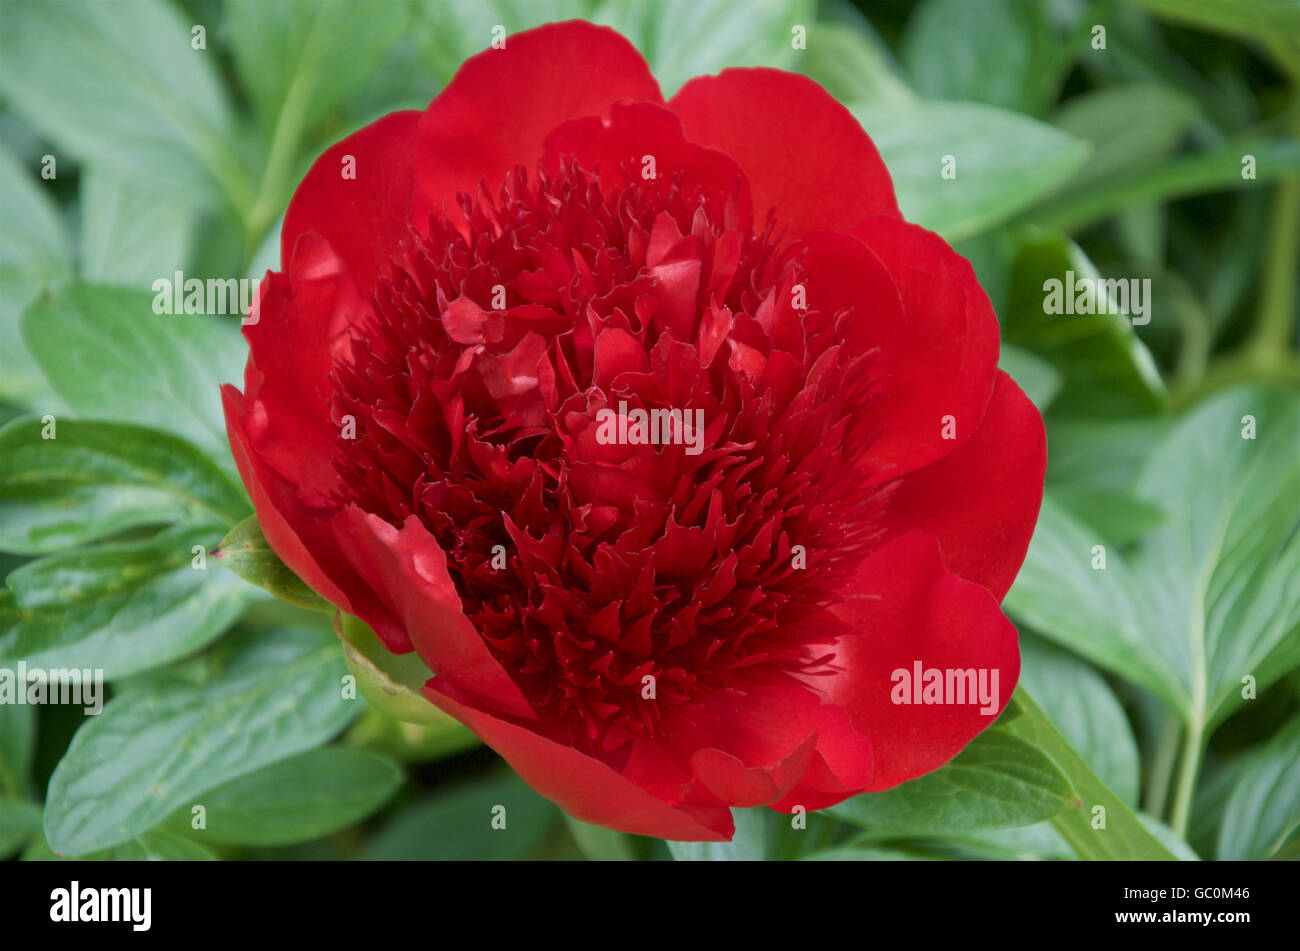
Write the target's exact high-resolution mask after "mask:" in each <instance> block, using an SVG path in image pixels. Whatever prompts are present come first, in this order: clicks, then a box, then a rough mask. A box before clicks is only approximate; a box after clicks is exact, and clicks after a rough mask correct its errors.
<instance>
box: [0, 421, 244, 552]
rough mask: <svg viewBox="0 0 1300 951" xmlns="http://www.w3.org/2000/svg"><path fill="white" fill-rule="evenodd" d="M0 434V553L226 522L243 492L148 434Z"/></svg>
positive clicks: (89, 430)
mask: <svg viewBox="0 0 1300 951" xmlns="http://www.w3.org/2000/svg"><path fill="white" fill-rule="evenodd" d="M46 429H47V427H46V426H45V424H44V423H42V421H41V420H39V419H19V420H14V421H13V422H12V423H10V424H9V425H7V426H5V427H3V428H0V549H2V550H4V551H12V552H18V553H20V554H41V553H44V552H51V551H57V550H58V549H61V548H67V547H69V546H72V545H79V544H84V543H86V542H90V541H95V540H97V539H100V538H103V537H105V536H108V535H112V534H115V533H116V532H120V531H123V530H125V529H129V528H137V527H140V526H144V525H163V524H169V523H172V522H196V521H200V520H205V521H214V522H217V523H228V522H232V521H234V520H236V519H238V518H240V517H241V516H242V515H243V514H244V513H246V512H247V511H248V503H247V502H246V501H245V500H244V497H243V493H242V492H241V490H240V489H238V488H237V487H236V486H235V485H234V484H232V483H231V481H230V479H229V478H228V477H227V476H226V475H225V474H224V473H223V472H222V471H221V470H220V469H218V468H217V467H216V466H215V465H213V463H212V462H210V461H209V460H208V458H207V457H206V456H204V455H203V454H202V453H200V452H199V451H198V450H197V449H195V448H194V447H193V446H191V445H190V444H189V443H187V442H185V441H184V440H181V439H178V438H176V437H175V436H171V435H168V434H167V433H162V432H159V431H158V430H155V429H146V428H144V427H141V426H130V425H124V424H118V423H93V422H81V421H78V420H73V419H67V420H62V421H59V422H58V423H57V426H56V428H55V429H54V438H52V439H45V438H43V435H42V434H43V432H44V431H45V430H46Z"/></svg>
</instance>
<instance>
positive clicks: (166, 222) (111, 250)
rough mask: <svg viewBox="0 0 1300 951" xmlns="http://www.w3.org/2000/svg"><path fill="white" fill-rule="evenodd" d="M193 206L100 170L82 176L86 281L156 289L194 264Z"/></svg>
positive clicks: (83, 274) (93, 167) (95, 168)
mask: <svg viewBox="0 0 1300 951" xmlns="http://www.w3.org/2000/svg"><path fill="white" fill-rule="evenodd" d="M195 223H196V222H195V215H194V209H193V208H192V206H190V205H188V204H186V203H184V202H180V201H177V200H176V198H175V196H173V195H168V194H166V193H163V192H158V191H156V190H154V189H151V188H148V187H146V186H144V185H143V184H141V183H140V182H139V181H134V180H128V179H122V178H121V177H119V176H118V175H116V174H114V173H111V172H106V171H104V170H103V169H101V168H100V167H99V166H98V165H91V166H89V167H88V168H87V169H86V170H85V171H84V172H83V173H82V176H81V277H82V278H83V279H84V280H87V281H98V282H101V283H104V284H122V285H127V286H131V287H141V288H146V287H152V286H153V282H154V281H156V280H157V279H158V278H160V277H167V278H170V277H171V276H172V273H173V272H174V271H176V270H178V269H180V268H181V267H182V266H183V265H184V264H185V263H186V262H187V261H188V259H189V254H190V250H191V247H192V245H193V243H194V237H195Z"/></svg>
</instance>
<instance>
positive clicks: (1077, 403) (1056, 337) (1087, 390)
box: [1000, 235, 1165, 416]
mask: <svg viewBox="0 0 1300 951" xmlns="http://www.w3.org/2000/svg"><path fill="white" fill-rule="evenodd" d="M1068 271H1073V272H1074V273H1075V280H1076V282H1077V281H1078V280H1080V279H1083V278H1087V279H1089V280H1097V279H1099V278H1100V275H1099V274H1098V273H1097V270H1096V268H1094V267H1093V265H1092V262H1091V261H1089V260H1088V258H1087V256H1086V255H1085V254H1084V253H1083V251H1082V250H1081V249H1080V248H1079V247H1078V246H1077V245H1075V244H1074V243H1073V242H1072V241H1069V240H1068V239H1066V238H1063V237H1061V236H1060V235H1031V236H1030V237H1029V238H1028V239H1027V240H1026V241H1025V242H1024V244H1023V245H1022V247H1021V249H1020V251H1019V253H1018V254H1017V255H1016V258H1015V263H1014V264H1013V266H1012V275H1011V280H1010V283H1009V288H1010V293H1009V299H1008V301H1007V306H1006V307H1005V308H1004V310H1003V312H1002V313H1001V315H1000V316H1001V318H1002V337H1003V340H1004V341H1005V342H1007V343H1010V344H1012V345H1013V346H1017V347H1022V348H1024V349H1026V350H1030V351H1033V352H1034V353H1036V354H1037V355H1038V356H1040V357H1042V358H1043V359H1045V360H1047V361H1048V362H1049V363H1051V364H1052V365H1053V366H1055V367H1056V368H1057V369H1058V370H1059V371H1060V372H1061V374H1062V376H1063V378H1064V381H1065V382H1064V386H1063V387H1062V388H1061V392H1060V393H1059V394H1058V396H1057V398H1056V401H1055V402H1054V403H1053V410H1054V411H1059V412H1062V413H1070V414H1074V415H1089V416H1120V415H1124V416H1128V415H1134V414H1145V413H1154V412H1157V411H1159V410H1160V409H1162V408H1163V407H1164V404H1165V388H1164V383H1163V382H1162V381H1161V379H1160V373H1159V371H1158V370H1157V369H1156V366H1155V362H1154V361H1153V360H1152V359H1151V354H1150V353H1149V352H1148V351H1147V348H1146V347H1145V346H1144V345H1143V343H1142V341H1141V340H1139V339H1138V337H1137V334H1136V333H1134V330H1133V327H1132V326H1131V325H1130V323H1129V321H1128V319H1127V318H1126V317H1125V316H1123V315H1121V314H1117V313H1111V314H1108V315H1100V314H1094V315H1069V314H1049V313H1047V311H1046V305H1045V301H1046V298H1047V289H1046V287H1045V285H1046V284H1047V282H1048V281H1049V280H1055V281H1059V282H1061V284H1062V285H1063V286H1064V285H1065V284H1066V282H1067V272H1068ZM1115 309H1117V308H1115ZM1147 316H1148V317H1149V316H1150V313H1149V312H1148V314H1147Z"/></svg>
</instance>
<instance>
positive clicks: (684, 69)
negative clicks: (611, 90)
mask: <svg viewBox="0 0 1300 951" xmlns="http://www.w3.org/2000/svg"><path fill="white" fill-rule="evenodd" d="M814 17H815V12H814V4H813V3H812V2H810V0H751V2H749V3H744V4H737V3H733V2H731V0H662V2H660V3H656V4H640V5H638V4H628V3H624V2H622V0H605V2H604V3H601V4H598V5H597V7H596V9H595V10H594V11H593V13H592V15H591V18H592V19H593V20H595V21H597V22H601V23H608V24H609V25H611V26H613V27H615V28H616V29H618V30H619V31H620V32H622V33H623V35H624V36H626V37H627V38H628V39H629V40H631V41H632V42H633V43H634V44H635V45H636V46H637V48H638V49H640V50H641V52H642V54H643V55H644V56H645V58H646V61H647V62H649V64H650V68H651V70H652V71H653V72H654V75H655V78H656V79H658V80H659V85H660V87H661V88H662V89H663V92H664V95H665V96H671V95H672V94H673V93H674V92H676V91H677V89H678V88H679V87H681V86H682V85H683V84H684V83H685V82H686V81H687V80H689V79H693V78H694V77H696V76H705V75H709V74H712V73H718V72H721V71H722V70H723V69H725V68H727V67H733V66H767V67H772V68H775V69H791V68H794V67H795V66H796V65H797V63H798V62H799V57H801V56H803V55H805V53H804V52H803V51H799V50H796V49H795V46H794V43H793V40H794V39H795V34H794V33H793V30H794V27H795V26H799V25H801V26H805V27H807V26H808V25H810V24H811V23H812V22H813V19H814ZM809 45H810V46H811V38H809Z"/></svg>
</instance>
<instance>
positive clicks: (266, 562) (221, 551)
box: [212, 515, 334, 614]
mask: <svg viewBox="0 0 1300 951" xmlns="http://www.w3.org/2000/svg"><path fill="white" fill-rule="evenodd" d="M212 557H214V558H217V559H219V560H220V561H221V563H222V564H223V565H225V566H226V567H227V568H229V569H230V570H231V571H233V572H234V573H235V574H237V575H239V577H241V578H243V579H244V580H245V581H247V582H248V583H249V584H253V585H257V587H259V588H262V589H264V590H266V591H269V592H271V594H273V595H275V596H276V597H277V598H279V599H280V600H281V601H287V602H289V603H290V604H294V605H297V606H298V607H300V608H306V609H308V610H309V611H324V612H325V613H326V614H330V613H333V611H334V608H333V606H332V605H330V603H329V602H328V601H326V600H325V599H324V598H322V597H321V596H320V595H318V594H317V593H316V592H315V591H313V590H312V589H311V588H309V587H307V585H306V583H305V582H304V581H303V580H302V579H301V578H299V577H298V576H297V575H296V574H294V573H293V571H292V570H291V569H290V568H289V566H288V565H286V564H285V563H284V562H282V561H281V560H280V556H279V555H277V554H276V553H275V552H274V551H272V549H271V546H270V544H268V543H267V541H266V537H265V536H264V535H263V534H262V527H261V526H260V525H259V524H258V522H257V516H256V515H250V516H248V518H246V519H244V520H243V521H242V522H240V523H239V524H238V525H236V526H235V527H234V528H232V529H231V530H230V532H229V533H228V534H227V535H226V537H225V538H223V539H222V540H221V544H220V545H218V546H217V549H216V550H215V551H214V552H213V553H212Z"/></svg>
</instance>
